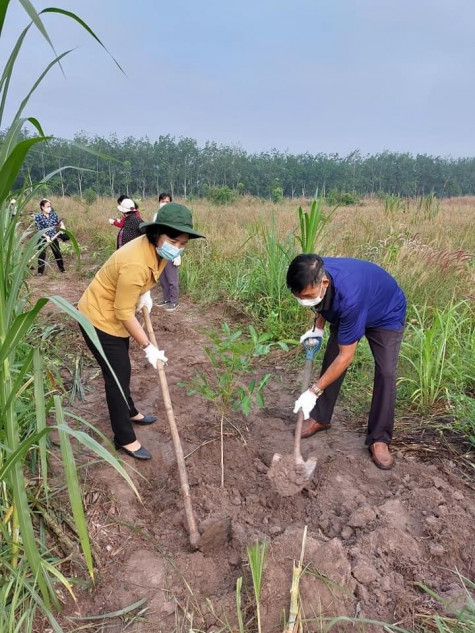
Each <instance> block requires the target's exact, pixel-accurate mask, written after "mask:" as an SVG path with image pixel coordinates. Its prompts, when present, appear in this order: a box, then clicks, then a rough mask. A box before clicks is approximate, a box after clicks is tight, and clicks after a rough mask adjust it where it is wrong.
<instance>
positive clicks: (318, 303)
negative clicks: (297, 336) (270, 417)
mask: <svg viewBox="0 0 475 633" xmlns="http://www.w3.org/2000/svg"><path fill="white" fill-rule="evenodd" d="M287 286H288V287H289V288H290V290H291V292H292V294H293V295H294V296H295V298H296V299H297V301H298V302H299V303H300V304H301V305H304V306H308V307H311V308H312V309H313V310H314V312H315V321H314V327H313V328H312V329H311V330H309V331H308V332H306V333H305V334H304V335H303V336H302V338H301V341H303V340H304V339H305V338H315V337H319V336H320V337H322V336H323V328H324V326H325V322H326V321H328V322H329V323H330V337H329V339H328V343H327V347H326V351H325V355H324V358H323V364H322V370H321V374H320V377H319V379H318V380H317V381H316V382H315V384H313V385H312V386H311V387H310V388H309V389H308V390H307V391H304V393H303V394H302V395H301V396H300V397H299V398H298V400H297V401H296V402H295V409H294V413H297V411H298V410H299V409H302V412H303V414H304V420H305V421H304V423H303V427H302V437H310V436H311V435H313V434H314V433H317V432H318V431H323V430H326V429H329V428H330V423H331V418H332V414H333V409H334V407H335V403H336V400H337V397H338V393H339V391H340V387H341V385H342V382H343V379H344V377H345V372H346V370H347V368H348V366H349V365H350V363H351V362H352V360H353V358H354V355H355V351H356V346H357V345H358V341H359V340H360V339H361V338H362V337H363V336H366V338H367V340H368V343H369V346H370V348H371V352H372V354H373V357H374V362H375V373H374V384H373V398H372V402H371V410H370V413H369V419H368V432H367V437H366V445H367V446H368V448H369V451H370V453H371V457H372V459H373V462H374V463H375V464H376V466H378V468H382V469H383V470H389V469H390V468H392V467H393V465H394V458H393V457H392V455H391V454H390V452H389V444H390V442H391V439H392V434H393V427H394V406H395V399H396V366H397V361H398V357H399V350H400V348H401V341H402V335H403V330H404V322H405V317H406V298H405V296H404V293H403V291H402V290H401V288H399V286H398V285H397V283H396V281H395V279H394V278H393V277H391V275H390V274H389V273H388V272H386V271H385V270H384V269H382V268H380V267H379V266H377V265H376V264H373V263H371V262H367V261H364V260H360V259H349V258H344V257H323V258H322V257H319V256H318V255H313V254H304V255H299V256H298V257H296V258H295V259H294V260H293V261H292V263H291V264H290V266H289V269H288V271H287Z"/></svg>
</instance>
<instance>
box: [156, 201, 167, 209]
mask: <svg viewBox="0 0 475 633" xmlns="http://www.w3.org/2000/svg"><path fill="white" fill-rule="evenodd" d="M166 204H168V202H159V204H158V208H159V209H161V208H162V207H164V206H165V205H166Z"/></svg>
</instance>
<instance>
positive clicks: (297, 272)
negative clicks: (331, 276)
mask: <svg viewBox="0 0 475 633" xmlns="http://www.w3.org/2000/svg"><path fill="white" fill-rule="evenodd" d="M324 276H325V269H324V267H323V259H322V258H321V257H319V256H318V255H314V254H313V253H303V254H302V255H297V257H295V258H294V259H293V260H292V261H291V262H290V266H289V268H288V270H287V280H286V281H287V287H288V288H290V291H291V292H302V290H304V289H305V288H307V286H316V285H317V284H318V283H319V282H320V281H321V280H322V279H323V277H324Z"/></svg>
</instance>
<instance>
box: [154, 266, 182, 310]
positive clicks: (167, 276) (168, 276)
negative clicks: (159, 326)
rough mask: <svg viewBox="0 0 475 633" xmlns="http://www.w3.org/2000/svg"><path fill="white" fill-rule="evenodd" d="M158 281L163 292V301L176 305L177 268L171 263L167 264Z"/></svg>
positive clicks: (177, 288) (177, 289)
mask: <svg viewBox="0 0 475 633" xmlns="http://www.w3.org/2000/svg"><path fill="white" fill-rule="evenodd" d="M159 281H160V285H161V287H162V291H163V300H164V301H169V302H170V303H178V295H179V287H178V266H175V265H174V264H173V262H168V263H167V265H166V266H165V268H164V269H163V272H162V274H161V275H160V277H159Z"/></svg>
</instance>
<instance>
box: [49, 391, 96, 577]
mask: <svg viewBox="0 0 475 633" xmlns="http://www.w3.org/2000/svg"><path fill="white" fill-rule="evenodd" d="M54 406H55V411H56V420H57V422H58V430H59V443H60V446H61V454H62V458H63V466H64V474H65V476H66V485H67V488H68V495H69V502H70V504H71V510H72V512H73V517H74V523H75V526H76V530H77V533H78V536H79V541H80V543H81V548H82V551H83V554H84V558H85V560H86V565H87V569H88V571H89V575H90V577H91V579H92V580H94V563H93V561H92V552H91V543H90V541H89V533H88V529H87V523H86V516H85V514H84V506H83V502H82V497H81V492H80V490H81V487H80V485H79V480H78V474H77V469H76V461H75V459H74V453H73V449H72V446H71V441H70V439H69V436H68V434H67V433H65V431H64V427H65V426H67V425H66V422H65V420H64V415H63V407H62V404H61V398H60V397H59V396H54Z"/></svg>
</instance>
